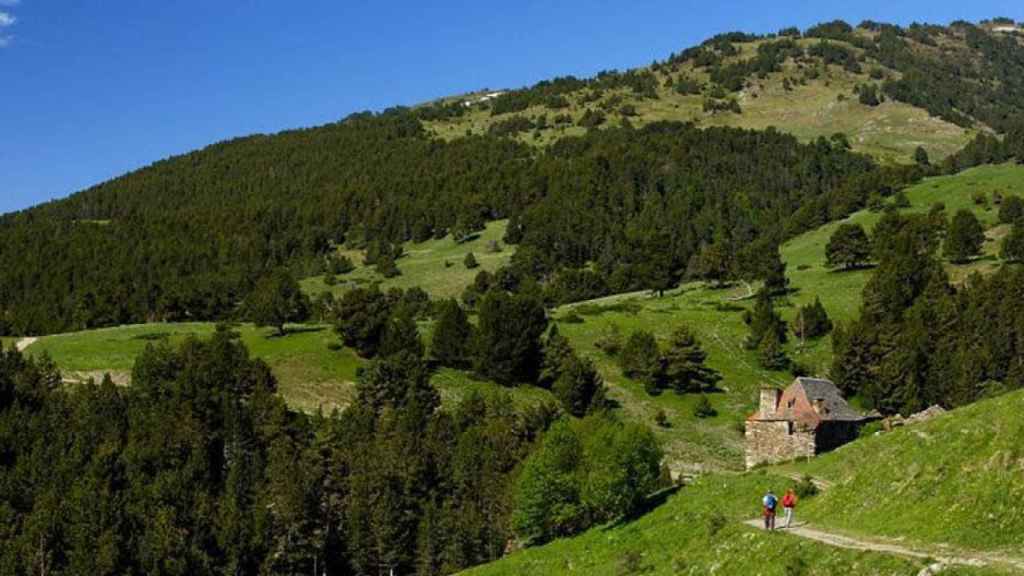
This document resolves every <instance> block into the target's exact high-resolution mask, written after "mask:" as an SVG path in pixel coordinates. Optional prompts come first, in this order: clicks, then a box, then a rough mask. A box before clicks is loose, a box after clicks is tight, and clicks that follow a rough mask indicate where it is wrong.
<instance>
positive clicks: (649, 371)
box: [619, 330, 662, 394]
mask: <svg viewBox="0 0 1024 576" xmlns="http://www.w3.org/2000/svg"><path fill="white" fill-rule="evenodd" d="M619 366H620V367H621V368H622V373H623V374H625V375H626V376H628V377H629V378H632V379H634V380H638V381H640V382H642V383H643V384H644V387H645V388H646V389H647V392H648V393H651V394H657V393H658V391H659V390H660V384H659V382H660V381H661V377H662V365H661V355H660V353H659V351H658V341H657V340H655V339H654V335H653V334H651V333H650V332H645V331H643V330H637V331H636V332H633V333H632V334H631V335H630V336H629V339H628V340H626V345H625V346H623V347H622V352H620V353H619Z"/></svg>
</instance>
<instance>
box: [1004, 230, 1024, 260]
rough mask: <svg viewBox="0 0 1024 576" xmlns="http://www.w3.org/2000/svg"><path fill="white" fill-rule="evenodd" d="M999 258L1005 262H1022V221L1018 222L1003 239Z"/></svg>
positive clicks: (1023, 255) (1023, 254)
mask: <svg viewBox="0 0 1024 576" xmlns="http://www.w3.org/2000/svg"><path fill="white" fill-rule="evenodd" d="M1000 256H1001V257H1002V258H1003V260H1006V261H1007V262H1024V221H1018V222H1017V223H1016V224H1014V225H1013V227H1012V228H1010V233H1009V234H1007V235H1006V238H1004V239H1003V246H1002V250H1001V252H1000Z"/></svg>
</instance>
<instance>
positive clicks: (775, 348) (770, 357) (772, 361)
mask: <svg viewBox="0 0 1024 576" xmlns="http://www.w3.org/2000/svg"><path fill="white" fill-rule="evenodd" d="M757 362H758V364H760V365H761V367H762V368H765V369H766V370H785V369H786V368H788V367H789V358H788V357H787V356H786V351H785V350H783V349H782V343H781V342H780V341H779V337H778V336H776V335H775V334H774V333H772V332H769V333H767V334H766V335H765V337H764V338H763V339H762V340H761V343H760V344H759V345H758V347H757Z"/></svg>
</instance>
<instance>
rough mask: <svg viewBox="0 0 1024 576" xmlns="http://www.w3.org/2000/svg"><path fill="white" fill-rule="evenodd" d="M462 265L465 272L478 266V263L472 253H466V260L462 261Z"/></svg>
mask: <svg viewBox="0 0 1024 576" xmlns="http://www.w3.org/2000/svg"><path fill="white" fill-rule="evenodd" d="M462 264H463V265H464V266H465V267H466V269H467V270H472V269H474V268H477V267H479V266H480V263H479V262H477V261H476V256H474V255H473V253H472V252H467V253H466V258H465V259H464V260H463V261H462Z"/></svg>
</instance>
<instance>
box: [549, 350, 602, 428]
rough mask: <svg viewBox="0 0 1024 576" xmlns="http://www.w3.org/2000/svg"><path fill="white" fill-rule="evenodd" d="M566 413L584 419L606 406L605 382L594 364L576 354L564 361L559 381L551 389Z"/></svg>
mask: <svg viewBox="0 0 1024 576" xmlns="http://www.w3.org/2000/svg"><path fill="white" fill-rule="evenodd" d="M551 391H552V392H554V394H555V397H556V398H558V400H559V402H561V403H562V408H564V409H565V411H566V412H568V413H569V414H572V415H573V416H576V417H577V418H581V417H583V416H584V415H585V414H586V413H587V412H589V411H590V410H591V408H600V406H601V405H603V404H604V397H605V392H604V381H603V380H602V379H601V375H600V374H598V372H597V369H596V368H594V364H593V363H592V362H591V361H590V360H587V359H585V358H580V357H578V356H576V355H575V354H572V355H571V356H568V357H566V358H565V360H563V362H562V366H561V370H560V374H559V375H558V380H556V381H555V383H554V385H553V386H552V387H551Z"/></svg>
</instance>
